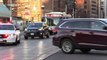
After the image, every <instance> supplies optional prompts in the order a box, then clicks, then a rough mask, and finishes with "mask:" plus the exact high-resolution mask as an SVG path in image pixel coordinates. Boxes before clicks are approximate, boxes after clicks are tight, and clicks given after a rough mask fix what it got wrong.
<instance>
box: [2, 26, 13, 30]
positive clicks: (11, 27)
mask: <svg viewBox="0 0 107 60" xmlns="http://www.w3.org/2000/svg"><path fill="white" fill-rule="evenodd" d="M0 30H14V26H13V25H0Z"/></svg>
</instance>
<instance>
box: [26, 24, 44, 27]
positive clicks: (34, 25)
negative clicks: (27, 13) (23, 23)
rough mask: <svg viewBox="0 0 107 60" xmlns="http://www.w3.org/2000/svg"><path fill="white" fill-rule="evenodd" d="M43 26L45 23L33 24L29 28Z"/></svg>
mask: <svg viewBox="0 0 107 60" xmlns="http://www.w3.org/2000/svg"><path fill="white" fill-rule="evenodd" d="M42 26H43V23H33V24H30V25H29V26H28V28H40V27H42Z"/></svg>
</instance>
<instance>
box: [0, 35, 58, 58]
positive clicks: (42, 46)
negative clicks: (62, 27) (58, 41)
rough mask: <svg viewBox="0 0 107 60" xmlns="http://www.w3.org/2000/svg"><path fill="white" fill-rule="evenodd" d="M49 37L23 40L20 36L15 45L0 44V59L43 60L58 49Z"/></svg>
mask: <svg viewBox="0 0 107 60" xmlns="http://www.w3.org/2000/svg"><path fill="white" fill-rule="evenodd" d="M51 38H52V37H50V38H46V39H39V38H35V39H30V38H29V39H28V40H25V39H24V38H23V36H21V43H20V44H19V45H17V46H13V45H9V46H8V45H0V60H43V59H44V58H46V57H48V56H50V55H51V54H53V53H55V52H57V51H58V48H56V47H54V46H53V45H52V39H51Z"/></svg>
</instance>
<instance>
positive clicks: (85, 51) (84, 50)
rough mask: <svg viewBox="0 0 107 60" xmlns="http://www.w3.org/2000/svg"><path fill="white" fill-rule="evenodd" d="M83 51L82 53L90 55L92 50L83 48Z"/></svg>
mask: <svg viewBox="0 0 107 60" xmlns="http://www.w3.org/2000/svg"><path fill="white" fill-rule="evenodd" d="M80 50H81V52H83V53H89V52H90V51H91V49H87V48H82V49H80Z"/></svg>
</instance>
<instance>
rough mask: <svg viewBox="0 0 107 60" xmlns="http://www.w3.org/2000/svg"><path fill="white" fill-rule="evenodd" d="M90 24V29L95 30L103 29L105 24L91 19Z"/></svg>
mask: <svg viewBox="0 0 107 60" xmlns="http://www.w3.org/2000/svg"><path fill="white" fill-rule="evenodd" d="M91 25H92V29H95V30H103V27H104V26H105V25H104V24H103V23H101V22H100V21H93V22H92V23H91Z"/></svg>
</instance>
